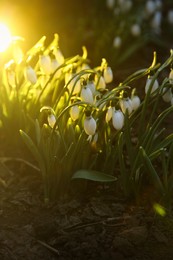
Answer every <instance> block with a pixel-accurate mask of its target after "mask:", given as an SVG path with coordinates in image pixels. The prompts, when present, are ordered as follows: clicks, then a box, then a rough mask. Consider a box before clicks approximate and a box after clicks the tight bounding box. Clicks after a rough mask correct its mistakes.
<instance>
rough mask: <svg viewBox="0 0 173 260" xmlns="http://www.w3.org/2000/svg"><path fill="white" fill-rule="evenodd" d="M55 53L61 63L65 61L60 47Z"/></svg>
mask: <svg viewBox="0 0 173 260" xmlns="http://www.w3.org/2000/svg"><path fill="white" fill-rule="evenodd" d="M53 54H54V55H55V58H56V60H57V62H58V63H59V64H60V65H61V64H63V63H64V56H63V54H62V52H61V51H60V49H55V50H54V52H53Z"/></svg>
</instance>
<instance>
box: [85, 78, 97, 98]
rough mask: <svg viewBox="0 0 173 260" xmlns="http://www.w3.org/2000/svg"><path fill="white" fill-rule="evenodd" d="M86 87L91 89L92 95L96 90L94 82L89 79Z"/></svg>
mask: <svg viewBox="0 0 173 260" xmlns="http://www.w3.org/2000/svg"><path fill="white" fill-rule="evenodd" d="M87 87H88V88H89V89H90V90H91V92H92V94H93V96H94V94H95V92H96V86H95V83H94V82H93V81H89V82H88V84H87Z"/></svg>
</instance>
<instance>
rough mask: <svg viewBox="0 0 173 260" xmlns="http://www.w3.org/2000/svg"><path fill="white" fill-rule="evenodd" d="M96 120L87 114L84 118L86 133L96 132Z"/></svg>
mask: <svg viewBox="0 0 173 260" xmlns="http://www.w3.org/2000/svg"><path fill="white" fill-rule="evenodd" d="M96 127H97V125H96V121H95V119H94V118H93V117H92V116H88V117H86V118H85V120H84V130H85V133H86V134H87V135H94V134H95V132H96Z"/></svg>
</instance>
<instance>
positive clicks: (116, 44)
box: [113, 36, 122, 49]
mask: <svg viewBox="0 0 173 260" xmlns="http://www.w3.org/2000/svg"><path fill="white" fill-rule="evenodd" d="M121 43H122V40H121V38H120V37H119V36H116V37H115V38H114V41H113V47H114V48H117V49H118V48H119V47H120V46H121Z"/></svg>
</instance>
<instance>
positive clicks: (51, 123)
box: [47, 114, 56, 128]
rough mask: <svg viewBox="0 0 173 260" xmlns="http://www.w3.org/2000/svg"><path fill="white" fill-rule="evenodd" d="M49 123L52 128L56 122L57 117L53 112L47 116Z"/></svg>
mask: <svg viewBox="0 0 173 260" xmlns="http://www.w3.org/2000/svg"><path fill="white" fill-rule="evenodd" d="M47 121H48V124H49V126H50V127H51V128H53V127H54V126H55V124H56V117H55V115H53V114H50V115H48V117H47Z"/></svg>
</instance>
